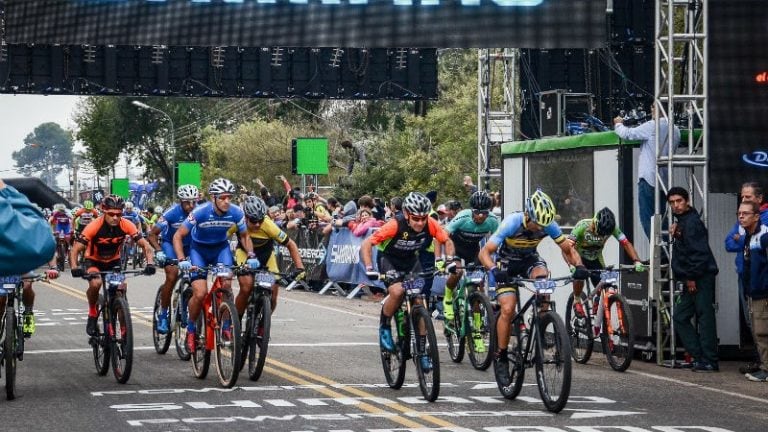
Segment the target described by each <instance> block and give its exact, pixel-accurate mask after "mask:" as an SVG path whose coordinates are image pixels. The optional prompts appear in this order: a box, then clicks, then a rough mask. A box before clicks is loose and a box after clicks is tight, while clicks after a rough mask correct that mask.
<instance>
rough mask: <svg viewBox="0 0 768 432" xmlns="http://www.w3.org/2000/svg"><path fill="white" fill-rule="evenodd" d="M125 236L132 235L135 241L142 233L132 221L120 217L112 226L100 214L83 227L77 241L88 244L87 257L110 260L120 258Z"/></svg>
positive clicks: (104, 260) (99, 260)
mask: <svg viewBox="0 0 768 432" xmlns="http://www.w3.org/2000/svg"><path fill="white" fill-rule="evenodd" d="M125 236H129V237H131V238H132V239H133V241H134V242H138V241H139V240H141V233H139V230H138V229H137V228H136V225H134V224H133V223H132V222H130V221H128V220H125V219H123V218H120V220H119V223H118V224H117V225H115V226H112V225H110V224H108V223H106V222H105V221H104V216H100V217H98V218H96V219H95V220H94V221H93V222H92V223H90V224H88V226H87V227H85V228H84V229H83V232H82V233H80V236H79V237H78V238H77V241H79V242H80V243H82V244H84V245H85V246H86V249H85V258H86V259H88V260H91V261H96V262H109V261H116V260H118V259H119V258H120V249H121V248H122V246H123V243H124V242H125Z"/></svg>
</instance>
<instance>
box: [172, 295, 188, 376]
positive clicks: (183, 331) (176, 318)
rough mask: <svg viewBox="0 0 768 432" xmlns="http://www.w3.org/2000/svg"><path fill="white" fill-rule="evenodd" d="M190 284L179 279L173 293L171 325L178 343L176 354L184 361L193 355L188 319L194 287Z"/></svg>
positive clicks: (175, 340)
mask: <svg viewBox="0 0 768 432" xmlns="http://www.w3.org/2000/svg"><path fill="white" fill-rule="evenodd" d="M187 285H188V284H187V283H186V282H184V281H183V280H179V286H178V288H177V289H175V290H173V294H172V295H171V310H172V311H173V313H172V314H171V327H172V328H173V339H174V344H175V345H176V355H178V356H179V359H181V360H183V361H187V360H189V358H190V357H192V354H190V352H189V350H188V349H187V319H188V317H189V309H188V305H189V299H190V298H191V297H192V289H191V288H188V286H187Z"/></svg>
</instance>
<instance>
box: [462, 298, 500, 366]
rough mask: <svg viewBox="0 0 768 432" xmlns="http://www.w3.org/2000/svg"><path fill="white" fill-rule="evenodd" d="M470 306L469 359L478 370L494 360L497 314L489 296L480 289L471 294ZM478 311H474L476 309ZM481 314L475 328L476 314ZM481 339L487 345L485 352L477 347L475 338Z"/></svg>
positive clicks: (468, 326)
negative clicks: (479, 350)
mask: <svg viewBox="0 0 768 432" xmlns="http://www.w3.org/2000/svg"><path fill="white" fill-rule="evenodd" d="M468 303H469V306H468V307H467V308H466V310H467V311H468V312H469V313H470V314H471V315H470V316H468V317H467V318H466V320H467V321H466V323H467V327H466V328H467V329H468V330H469V331H468V332H467V337H466V341H467V347H468V354H469V361H470V362H471V363H472V367H474V368H475V369H477V370H486V369H488V366H490V365H491V362H492V361H493V354H492V352H493V351H492V345H493V342H494V341H495V340H496V326H495V325H494V324H493V321H494V320H495V318H496V317H495V315H494V311H493V304H491V301H490V300H488V296H486V295H485V294H483V293H482V292H479V291H474V292H473V293H472V294H470V295H469V299H468ZM476 309H477V310H478V312H474V311H475V310H476ZM475 313H479V314H480V320H479V321H480V326H479V328H475V327H477V326H476V322H475V317H474V314H475ZM478 336H479V339H480V340H482V341H483V345H484V346H485V352H478V351H477V350H476V347H475V340H477V339H478Z"/></svg>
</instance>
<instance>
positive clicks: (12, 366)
mask: <svg viewBox="0 0 768 432" xmlns="http://www.w3.org/2000/svg"><path fill="white" fill-rule="evenodd" d="M16 324H17V323H16V314H15V312H14V310H13V307H11V306H8V307H6V308H5V333H4V334H5V338H4V339H3V363H4V365H5V395H6V397H7V398H8V400H13V399H15V398H16V337H17V336H16V333H17V332H16Z"/></svg>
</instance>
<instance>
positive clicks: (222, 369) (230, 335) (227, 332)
mask: <svg viewBox="0 0 768 432" xmlns="http://www.w3.org/2000/svg"><path fill="white" fill-rule="evenodd" d="M216 323H217V324H218V325H217V326H216V328H215V329H214V330H215V331H214V337H215V342H216V349H215V354H216V372H217V373H218V375H219V384H221V386H222V387H224V388H232V386H234V385H235V383H237V377H238V375H239V374H240V354H241V351H242V347H241V339H242V335H241V334H240V318H239V317H238V316H237V309H235V302H234V301H232V299H230V298H222V299H221V302H220V303H219V307H218V308H217V315H216Z"/></svg>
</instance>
